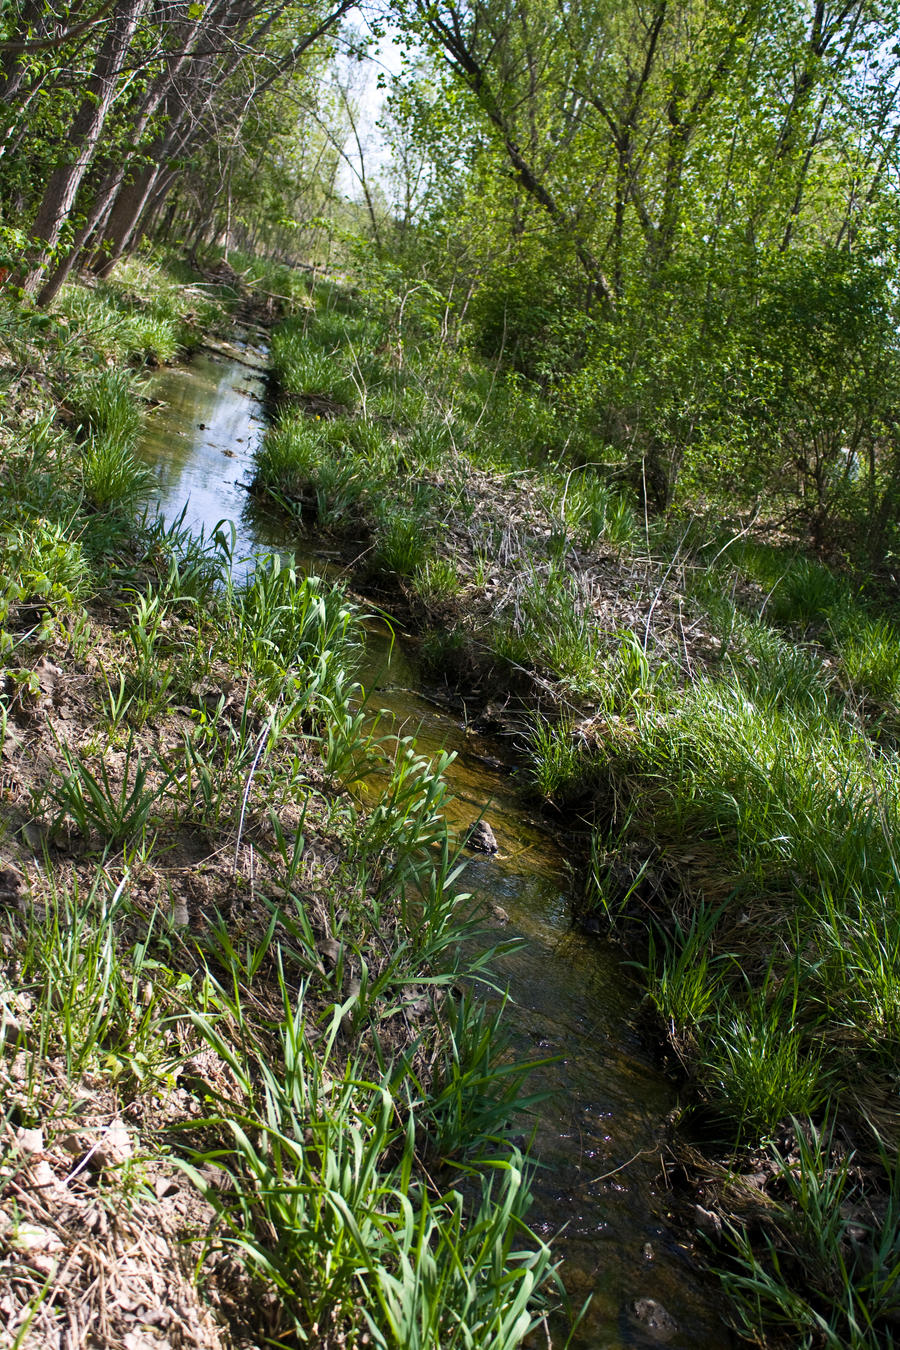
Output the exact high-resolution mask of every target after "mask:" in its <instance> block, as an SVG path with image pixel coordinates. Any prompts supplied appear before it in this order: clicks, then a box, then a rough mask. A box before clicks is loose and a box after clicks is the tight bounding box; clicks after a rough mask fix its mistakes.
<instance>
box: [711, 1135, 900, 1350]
mask: <svg viewBox="0 0 900 1350" xmlns="http://www.w3.org/2000/svg"><path fill="white" fill-rule="evenodd" d="M792 1126H793V1128H792V1130H791V1136H792V1142H793V1144H794V1147H793V1149H791V1150H790V1151H788V1150H786V1149H784V1148H783V1147H781V1148H779V1147H776V1146H775V1144H770V1145H769V1153H770V1157H771V1160H772V1163H773V1164H774V1167H775V1169H776V1176H777V1178H778V1181H779V1189H780V1192H781V1197H782V1198H781V1200H780V1203H779V1204H778V1205H777V1208H776V1212H775V1214H774V1216H772V1218H771V1222H770V1223H769V1224H768V1225H767V1228H766V1230H765V1232H764V1235H763V1239H762V1241H761V1242H760V1241H758V1240H756V1241H755V1240H752V1239H751V1236H750V1234H749V1233H748V1231H747V1230H746V1229H742V1228H738V1227H735V1226H729V1231H728V1238H729V1248H730V1257H731V1259H730V1260H727V1264H726V1265H725V1267H724V1269H723V1272H722V1278H723V1281H724V1284H725V1288H726V1291H727V1292H728V1294H729V1296H730V1298H731V1300H732V1305H733V1308H734V1310H735V1314H736V1321H737V1325H738V1329H739V1330H740V1331H741V1332H742V1333H743V1334H744V1335H745V1336H746V1337H748V1338H749V1339H752V1340H754V1341H758V1340H759V1339H760V1338H761V1337H763V1336H765V1335H769V1334H771V1331H772V1330H773V1329H774V1330H776V1331H777V1332H779V1333H781V1334H782V1335H784V1336H785V1337H789V1338H790V1343H791V1344H792V1345H796V1346H799V1347H803V1350H813V1347H816V1346H826V1347H828V1350H875V1348H876V1347H878V1346H886V1345H887V1346H889V1345H892V1344H893V1343H894V1340H895V1324H896V1320H897V1316H898V1312H900V1293H898V1273H900V1178H898V1168H897V1160H896V1155H895V1154H892V1151H891V1152H889V1150H888V1149H886V1148H885V1147H884V1146H883V1145H879V1153H880V1161H881V1165H882V1167H883V1169H884V1172H885V1173H886V1175H887V1177H888V1189H887V1193H886V1195H885V1197H884V1199H883V1200H878V1201H875V1202H874V1204H873V1201H872V1198H871V1197H870V1196H869V1195H868V1194H867V1192H866V1189H865V1186H864V1184H863V1180H862V1175H861V1168H860V1165H859V1163H860V1161H861V1160H858V1159H856V1158H855V1157H854V1154H853V1152H852V1151H850V1150H848V1148H847V1147H846V1145H845V1144H844V1143H843V1142H842V1140H841V1139H840V1136H839V1133H838V1131H837V1130H836V1128H835V1124H834V1121H833V1120H826V1121H825V1122H824V1123H823V1124H821V1125H816V1124H813V1123H812V1122H809V1121H806V1120H802V1119H794V1120H793V1121H792ZM726 1259H727V1258H726Z"/></svg>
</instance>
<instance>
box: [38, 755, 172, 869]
mask: <svg viewBox="0 0 900 1350" xmlns="http://www.w3.org/2000/svg"><path fill="white" fill-rule="evenodd" d="M59 752H60V755H61V756H62V760H63V765H64V767H63V768H56V769H54V778H55V780H56V781H51V783H50V785H49V786H48V787H47V789H46V790H45V792H42V793H41V794H40V797H39V799H38V802H37V805H40V804H41V803H42V801H43V799H44V796H46V798H48V799H49V801H51V802H52V803H53V804H54V805H55V806H56V807H57V808H58V810H57V814H56V815H55V816H54V817H53V820H52V822H51V828H52V829H53V830H57V829H58V828H59V827H60V826H61V825H62V824H63V822H64V821H65V820H66V819H67V818H68V819H71V820H72V821H73V822H74V824H75V826H76V828H77V829H78V831H79V833H80V834H81V836H82V838H83V839H85V840H86V841H87V840H89V839H90V837H91V834H92V832H94V831H96V832H97V833H98V834H99V835H100V838H101V840H102V842H103V854H104V857H105V856H107V855H108V853H109V850H110V849H111V848H113V847H115V846H116V845H119V844H125V843H128V842H129V841H131V840H133V839H135V838H137V837H141V836H143V835H144V834H145V833H146V831H147V828H148V826H149V825H150V823H151V820H152V817H153V810H154V807H156V806H157V805H158V803H159V802H161V801H162V800H163V798H164V797H165V795H166V793H167V792H168V789H169V785H170V783H171V782H172V777H173V776H172V774H171V773H166V774H163V775H162V776H161V777H160V776H159V774H158V772H154V773H153V776H152V777H151V770H150V769H149V768H148V767H147V765H146V763H145V762H144V760H143V758H142V756H141V753H140V751H139V750H138V749H137V748H136V746H135V742H134V733H133V732H129V736H128V741H127V744H126V746H125V750H124V753H123V762H122V767H121V773H120V774H117V775H115V776H113V775H112V774H110V771H109V769H108V768H107V765H106V761H105V758H102V759H101V761H100V767H99V770H98V772H97V773H92V772H91V770H90V769H89V768H88V766H87V765H86V764H85V763H84V761H83V760H82V759H81V758H80V757H79V756H78V755H76V754H75V753H74V752H73V751H72V750H70V749H69V747H68V746H67V745H64V744H62V743H61V742H60V743H59ZM154 780H155V781H154Z"/></svg>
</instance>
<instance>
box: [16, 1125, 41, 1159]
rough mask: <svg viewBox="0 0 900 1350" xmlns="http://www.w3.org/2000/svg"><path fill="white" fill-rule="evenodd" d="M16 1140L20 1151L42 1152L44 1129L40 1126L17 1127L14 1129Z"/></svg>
mask: <svg viewBox="0 0 900 1350" xmlns="http://www.w3.org/2000/svg"><path fill="white" fill-rule="evenodd" d="M16 1142H17V1143H18V1145H19V1148H20V1150H21V1152H22V1153H29V1154H30V1153H43V1151H44V1131H43V1130H42V1129H40V1128H38V1129H34V1130H26V1129H24V1128H23V1129H19V1130H17V1131H16Z"/></svg>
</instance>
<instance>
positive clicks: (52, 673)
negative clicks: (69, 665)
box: [34, 656, 62, 698]
mask: <svg viewBox="0 0 900 1350" xmlns="http://www.w3.org/2000/svg"><path fill="white" fill-rule="evenodd" d="M34 673H35V675H36V676H37V681H38V684H39V685H40V690H41V693H42V694H43V695H44V697H45V698H52V697H53V695H54V693H55V692H56V686H57V685H58V684H59V682H60V680H61V679H62V671H61V670H60V668H59V666H58V665H56V663H55V662H53V661H51V660H50V658H49V657H47V656H42V657H41V659H40V661H38V663H37V665H36V666H35V668H34Z"/></svg>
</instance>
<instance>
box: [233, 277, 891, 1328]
mask: <svg viewBox="0 0 900 1350" xmlns="http://www.w3.org/2000/svg"><path fill="white" fill-rule="evenodd" d="M442 317H443V320H446V317H447V316H446V313H444V314H443V316H442V314H441V310H440V307H439V305H437V303H436V302H435V299H434V297H430V296H427V295H426V296H425V297H424V298H421V297H420V299H419V301H418V302H417V300H416V299H415V296H414V292H413V291H412V290H410V291H409V292H408V293H407V295H406V297H405V299H404V302H403V303H402V304H398V303H397V302H396V297H392V296H391V295H390V293H389V289H388V288H382V289H381V290H379V289H378V288H377V287H373V288H372V289H371V290H370V291H369V292H368V293H365V292H360V293H358V294H357V296H356V297H352V296H349V297H348V295H347V294H346V293H341V292H340V291H336V290H335V289H329V288H324V289H322V290H320V291H319V292H318V293H317V295H316V296H315V298H314V302H313V303H311V306H310V308H309V310H308V312H307V313H306V314H303V315H300V316H298V317H296V318H294V319H293V320H290V321H288V323H287V324H285V325H284V326H283V328H282V329H281V330H280V331H279V332H278V333H277V334H276V338H275V341H274V343H273V360H274V365H275V371H276V374H277V377H278V380H279V388H280V389H281V391H282V393H283V403H282V411H281V414H280V416H279V418H278V420H277V423H276V425H275V426H274V427H273V428H272V430H270V432H269V433H268V435H267V437H266V439H265V442H264V444H263V445H262V447H261V448H260V450H259V451H258V454H257V466H256V487H257V489H258V490H259V491H261V492H263V493H266V494H268V495H269V496H270V497H272V498H274V499H275V500H277V501H278V502H280V503H281V504H282V505H283V506H284V507H285V508H286V509H287V510H288V511H290V512H291V513H293V514H294V515H295V517H296V518H297V520H298V523H299V525H300V526H301V527H302V528H305V527H306V526H307V525H308V524H309V523H311V522H315V523H316V525H317V527H318V528H325V529H328V530H331V531H333V532H335V533H338V534H343V535H345V536H347V537H348V538H349V539H351V540H352V541H353V543H354V551H355V553H356V556H357V566H358V567H359V568H362V569H364V570H366V571H368V573H369V575H370V577H379V576H380V577H383V578H386V579H390V580H391V582H392V584H394V585H399V586H400V587H401V588H403V589H404V591H405V592H406V594H407V596H408V597H409V599H410V603H411V604H412V606H413V608H414V610H415V611H416V612H417V613H418V615H419V617H420V619H421V621H422V623H423V625H424V627H425V629H426V637H425V642H424V648H425V651H426V653H429V652H430V654H431V656H432V658H433V661H434V664H435V668H436V669H437V670H440V671H442V672H444V673H446V672H450V673H451V675H452V674H453V673H454V672H456V675H457V677H462V678H465V676H466V672H467V671H471V669H472V668H473V667H477V669H478V671H479V674H480V678H481V679H482V680H484V679H485V678H487V680H488V683H489V686H490V687H491V688H498V687H500V688H502V687H509V685H510V684H511V683H514V684H515V685H516V687H517V688H518V689H519V691H520V693H521V692H522V691H523V690H527V694H526V696H525V699H526V704H530V706H531V708H532V709H533V714H532V718H531V722H530V726H531V730H530V732H528V733H523V734H524V736H525V739H526V741H527V747H526V759H527V761H528V765H529V768H528V773H529V775H530V778H531V781H532V784H533V786H534V788H535V790H536V791H537V792H539V793H540V794H541V795H542V796H544V797H545V798H547V799H549V800H550V801H553V802H555V803H556V804H557V805H562V806H566V805H568V806H576V805H577V807H578V809H579V812H580V813H581V814H582V815H585V814H588V813H589V814H590V815H591V817H592V818H593V820H594V822H595V825H594V841H593V850H592V861H591V865H590V867H589V869H588V882H587V886H586V897H585V912H586V917H587V921H588V922H593V921H594V920H593V919H592V915H593V914H597V913H600V914H602V915H603V916H604V920H605V921H606V922H608V923H610V924H611V925H612V926H613V928H614V929H615V930H616V931H618V932H620V933H621V934H622V935H623V937H624V938H625V939H626V940H627V942H628V943H629V945H630V946H631V948H632V951H633V952H634V953H635V954H636V956H637V957H638V960H639V962H640V964H641V967H642V971H643V977H644V979H645V981H646V987H647V990H648V995H649V998H650V999H651V1000H652V1002H653V1004H654V1005H655V1006H656V1008H657V1010H658V1012H659V1015H660V1020H661V1023H662V1024H663V1025H664V1026H665V1027H666V1029H667V1032H668V1035H669V1037H670V1040H671V1042H672V1044H673V1046H674V1047H675V1049H676V1051H677V1054H678V1056H679V1059H680V1061H681V1064H682V1066H683V1072H684V1073H685V1074H686V1077H687V1079H688V1081H689V1084H690V1100H691V1101H692V1102H693V1109H692V1116H691V1128H692V1129H693V1131H694V1132H695V1135H696V1133H697V1132H700V1134H701V1136H702V1137H703V1138H704V1139H705V1140H706V1144H707V1147H715V1148H716V1149H717V1150H719V1152H720V1154H721V1156H723V1157H727V1158H728V1159H729V1162H728V1166H727V1167H725V1168H723V1169H721V1170H720V1173H719V1176H720V1183H719V1185H718V1188H717V1189H716V1188H714V1190H715V1195H714V1207H717V1208H718V1210H719V1211H720V1213H721V1215H724V1217H725V1223H724V1224H723V1222H722V1221H721V1218H717V1219H716V1222H715V1226H714V1231H715V1232H716V1233H717V1234H718V1241H719V1244H720V1248H719V1253H718V1256H717V1258H716V1259H717V1260H718V1262H719V1264H720V1265H721V1268H722V1270H723V1275H724V1278H725V1279H726V1280H727V1281H728V1284H729V1288H730V1289H731V1292H732V1294H733V1296H734V1303H735V1318H736V1322H737V1324H738V1325H739V1326H740V1328H741V1329H742V1330H743V1331H744V1333H745V1334H747V1335H748V1336H749V1337H750V1338H751V1339H761V1338H765V1337H766V1336H768V1337H777V1336H778V1334H780V1333H781V1332H783V1333H784V1334H785V1335H786V1336H787V1337H788V1339H789V1341H790V1343H791V1344H803V1345H809V1346H814V1345H820V1344H827V1345H834V1346H838V1345H841V1346H844V1345H852V1346H859V1347H864V1346H865V1347H870V1346H872V1347H874V1346H876V1345H879V1346H880V1345H883V1344H885V1343H892V1342H891V1340H890V1338H891V1336H892V1335H893V1331H892V1328H893V1326H894V1324H895V1318H896V1316H897V1314H898V1311H900V1309H898V1298H900V1292H898V1291H900V1281H898V1274H900V1208H898V1206H897V1194H898V1191H897V1186H898V1171H897V1167H896V1161H895V1159H896V1153H897V1148H898V1145H900V1134H898V1127H897V1121H898V1118H900V1117H898V1112H897V1105H898V1103H897V1065H898V1062H900V1019H898V1010H900V938H898V934H900V870H898V857H897V842H896V841H897V838H898V832H897V826H898V821H900V788H898V782H900V776H898V768H900V765H898V758H897V748H896V736H897V729H898V724H900V723H898V719H900V702H898V699H900V684H898V680H900V626H898V624H897V622H896V620H895V618H894V616H893V613H892V611H891V609H890V608H889V607H887V606H886V605H885V604H884V603H880V602H879V601H878V600H877V598H876V597H875V596H874V593H871V594H870V592H869V589H868V588H867V586H866V585H865V584H864V581H863V579H860V578H856V579H853V578H850V577H846V576H842V575H840V574H838V573H836V572H834V571H832V570H830V569H829V568H827V567H825V566H823V565H822V564H820V563H819V562H817V561H814V560H812V559H809V558H807V557H806V556H804V555H803V554H802V553H801V552H800V551H799V550H798V549H796V548H790V547H778V548H776V547H772V546H764V545H762V544H760V543H756V542H751V541H749V540H748V539H747V538H746V537H744V536H743V535H742V534H741V533H740V532H737V533H735V534H731V535H730V534H728V533H727V532H724V533H723V532H721V531H711V530H704V529H703V528H702V527H701V526H698V525H697V524H696V523H694V522H691V521H680V522H679V521H670V522H650V521H647V522H639V521H637V520H636V519H635V515H634V512H633V509H632V507H631V506H630V504H629V495H628V493H627V491H626V490H625V489H624V488H623V486H622V485H621V484H618V483H617V482H616V479H615V475H614V474H613V473H612V472H611V471H610V470H608V469H607V468H606V465H605V460H606V458H607V456H606V454H605V447H604V446H603V445H602V443H599V442H598V440H597V438H596V436H595V435H594V434H593V432H592V430H591V428H590V427H589V426H574V427H573V426H563V425H561V424H560V422H559V421H558V420H557V419H556V418H555V417H554V413H553V409H552V407H550V406H549V405H548V404H546V403H544V401H543V399H542V397H541V395H540V391H539V390H536V389H534V388H532V387H529V386H525V385H523V383H522V381H521V380H520V379H516V378H514V377H509V378H507V377H506V376H505V375H504V373H503V372H502V371H499V370H489V369H485V368H484V367H483V366H481V365H480V364H479V363H478V362H477V360H474V359H472V358H471V357H470V356H469V355H468V354H467V352H466V350H465V347H464V345H463V343H462V341H461V338H462V337H463V336H464V335H457V339H456V340H455V341H454V342H450V341H449V340H447V325H446V322H443V323H442ZM429 630H430V631H429ZM726 1146H730V1151H729V1152H728V1153H727V1154H722V1150H723V1148H725V1147H726ZM754 1168H756V1169H757V1171H758V1172H759V1174H760V1175H761V1176H763V1177H764V1178H765V1181H764V1186H763V1193H762V1196H761V1194H760V1188H759V1185H756V1187H755V1189H751V1188H750V1187H748V1186H747V1185H746V1184H745V1183H744V1182H742V1181H741V1175H742V1174H744V1173H749V1172H751V1171H753V1169H754ZM750 1195H752V1197H753V1204H752V1206H751V1207H752V1208H753V1210H754V1213H755V1215H756V1217H755V1219H754V1221H753V1223H752V1224H751V1223H749V1222H748V1221H747V1219H746V1215H747V1212H748V1196H750ZM704 1212H705V1211H704ZM759 1225H761V1228H760V1227H759ZM707 1227H708V1225H707ZM760 1234H762V1236H760Z"/></svg>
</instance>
